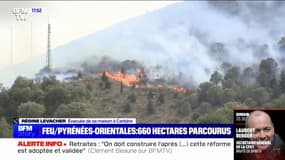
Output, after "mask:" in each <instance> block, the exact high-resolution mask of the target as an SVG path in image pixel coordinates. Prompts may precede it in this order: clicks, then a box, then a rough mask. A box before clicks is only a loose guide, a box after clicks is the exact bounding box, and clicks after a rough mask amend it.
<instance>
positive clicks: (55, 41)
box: [0, 1, 177, 69]
mask: <svg viewBox="0 0 285 160" xmlns="http://www.w3.org/2000/svg"><path fill="white" fill-rule="evenodd" d="M176 2H177V1H146V2H144V1H134V2H132V1H125V2H124V1H106V2H105V1H85V2H82V1H78V2H77V1H71V2H65V1H62V2H58V1H57V2H56V1H44V2H41V1H38V2H35V1H26V2H22V1H0V69H2V68H4V67H6V66H8V65H12V63H13V64H17V63H20V62H22V61H24V60H26V59H28V58H31V57H33V56H36V55H40V54H44V53H46V50H47V24H48V23H50V24H51V32H52V33H51V41H52V43H51V47H52V48H55V47H58V46H60V45H64V44H65V43H68V42H70V41H72V40H75V39H78V38H80V37H82V36H86V35H88V34H90V33H94V32H96V31H98V30H100V29H103V28H105V27H108V26H111V25H113V24H115V23H118V22H120V21H123V20H126V19H128V18H131V17H134V16H138V15H142V14H145V13H147V12H150V11H153V10H155V9H159V8H161V7H165V6H166V5H169V4H172V3H176ZM15 8H24V9H27V11H28V12H27V13H26V14H22V15H23V16H24V17H25V19H26V20H25V21H20V20H17V18H16V15H15V14H14V13H13V11H14V9H15ZM31 8H40V9H41V13H32V12H31ZM14 12H15V11H14ZM31 42H32V43H31ZM11 57H13V58H11ZM11 59H13V61H11Z"/></svg>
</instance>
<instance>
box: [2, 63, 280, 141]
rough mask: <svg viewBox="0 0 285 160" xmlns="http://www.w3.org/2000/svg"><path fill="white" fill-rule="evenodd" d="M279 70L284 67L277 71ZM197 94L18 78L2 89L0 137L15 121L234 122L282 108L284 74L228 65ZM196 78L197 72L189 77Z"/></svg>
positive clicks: (265, 66) (105, 82)
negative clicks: (247, 113) (245, 111)
mask: <svg viewBox="0 0 285 160" xmlns="http://www.w3.org/2000/svg"><path fill="white" fill-rule="evenodd" d="M281 68H282V67H281ZM224 69H225V71H224V72H223V73H224V74H222V73H220V72H219V71H215V72H214V73H212V75H211V78H210V79H209V81H207V82H203V83H201V84H200V85H199V86H197V88H196V89H195V90H191V91H190V90H188V92H186V93H177V92H174V91H173V90H172V89H169V88H146V87H135V86H131V87H127V86H123V85H122V84H121V83H119V82H115V81H112V80H110V79H108V78H106V77H104V76H100V77H97V78H85V79H78V80H73V81H70V82H60V81H58V80H56V79H55V77H50V78H45V79H44V80H43V81H42V82H41V83H35V82H34V81H33V80H30V79H27V78H25V77H18V78H17V79H16V80H15V82H14V84H13V86H12V87H11V88H9V89H8V88H4V87H1V88H0V90H1V92H0V127H1V128H0V137H11V136H12V119H13V118H15V117H17V118H19V117H73V118H75V117H85V118H87V117H88V118H98V117H105V118H108V117H111V118H115V117H129V118H136V119H137V123H232V121H233V109H235V108H252V107H254V108H255V107H256V108H259V107H263V108H271V107H274V108H281V107H284V106H285V71H284V70H282V69H280V66H278V63H277V62H276V61H275V60H274V59H273V58H266V59H263V60H262V61H260V63H259V66H257V67H256V68H253V67H246V68H244V69H243V70H242V69H240V68H239V67H237V66H231V65H230V64H228V65H225V66H224ZM193 74H195V73H193Z"/></svg>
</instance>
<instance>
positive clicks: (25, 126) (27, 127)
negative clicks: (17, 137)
mask: <svg viewBox="0 0 285 160" xmlns="http://www.w3.org/2000/svg"><path fill="white" fill-rule="evenodd" d="M18 131H33V126H29V125H21V126H18Z"/></svg>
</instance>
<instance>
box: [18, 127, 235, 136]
mask: <svg viewBox="0 0 285 160" xmlns="http://www.w3.org/2000/svg"><path fill="white" fill-rule="evenodd" d="M233 128H234V125H233V124H14V126H13V131H14V132H13V135H14V138H233V137H234V134H233V132H234V129H233Z"/></svg>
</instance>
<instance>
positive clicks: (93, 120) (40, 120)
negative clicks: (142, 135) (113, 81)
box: [19, 118, 136, 124]
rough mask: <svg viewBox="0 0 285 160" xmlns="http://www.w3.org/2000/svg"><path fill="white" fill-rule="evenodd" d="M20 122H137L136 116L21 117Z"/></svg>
mask: <svg viewBox="0 0 285 160" xmlns="http://www.w3.org/2000/svg"><path fill="white" fill-rule="evenodd" d="M19 123H20V124H135V123H136V118H19Z"/></svg>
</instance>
